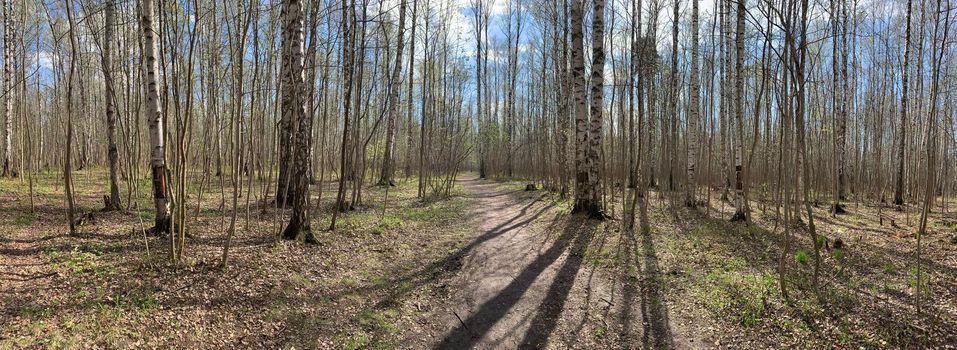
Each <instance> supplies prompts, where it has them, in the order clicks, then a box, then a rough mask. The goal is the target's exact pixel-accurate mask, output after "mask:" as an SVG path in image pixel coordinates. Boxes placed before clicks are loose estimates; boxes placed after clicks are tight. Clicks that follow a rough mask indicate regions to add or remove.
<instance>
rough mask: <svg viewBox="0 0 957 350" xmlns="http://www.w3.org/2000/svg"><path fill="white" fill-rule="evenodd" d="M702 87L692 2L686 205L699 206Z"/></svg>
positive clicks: (695, 3)
mask: <svg viewBox="0 0 957 350" xmlns="http://www.w3.org/2000/svg"><path fill="white" fill-rule="evenodd" d="M700 95H701V86H700V85H699V77H698V0H692V1H691V109H690V113H689V114H688V131H687V133H688V136H687V137H688V188H687V197H686V199H685V204H686V205H687V206H689V207H695V206H697V205H698V200H697V198H695V189H696V185H697V183H696V182H695V165H696V163H695V162H696V160H697V159H696V158H695V157H697V151H698V114H699V109H700V106H699V99H700Z"/></svg>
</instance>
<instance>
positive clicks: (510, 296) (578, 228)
mask: <svg viewBox="0 0 957 350" xmlns="http://www.w3.org/2000/svg"><path fill="white" fill-rule="evenodd" d="M587 225H594V223H593V222H585V223H582V222H579V223H578V224H570V225H566V226H565V228H564V230H563V232H562V234H561V235H560V236H559V237H557V238H556V240H555V242H554V243H553V244H552V246H551V247H549V248H548V249H547V250H545V251H544V252H542V253H541V254H539V255H538V256H537V257H536V258H535V260H533V261H532V262H531V263H529V264H528V266H526V267H525V269H523V270H522V271H521V272H520V273H519V274H518V276H516V277H515V278H514V279H512V282H510V283H509V284H508V285H507V286H506V287H505V288H504V289H502V290H501V291H500V292H499V293H498V294H496V295H495V296H494V297H492V298H491V299H489V300H488V301H486V302H485V303H483V304H482V305H481V306H480V307H479V308H478V311H476V312H475V313H473V314H472V315H471V316H469V317H468V318H467V319H464V320H462V321H461V323H460V325H459V326H458V327H456V328H455V329H453V330H452V331H450V332H449V333H448V334H447V335H446V336H445V338H444V339H442V341H440V342H439V343H438V344H436V345H435V346H434V347H433V348H435V349H465V348H471V347H473V346H475V345H476V343H477V342H478V341H479V340H480V339H481V338H482V336H484V335H485V334H487V333H488V332H489V331H490V330H491V328H492V326H493V325H495V323H496V322H498V321H499V320H501V319H502V318H503V317H505V315H506V314H508V312H509V311H510V310H511V309H512V307H514V306H515V305H516V304H517V303H518V302H519V300H521V298H522V296H523V295H524V294H525V292H526V291H527V290H528V289H529V287H531V286H532V284H533V283H534V282H535V280H536V279H537V278H538V276H540V275H541V274H542V273H543V272H544V271H545V269H547V268H548V267H549V266H550V265H551V264H552V263H554V262H555V261H557V260H558V259H559V258H560V257H561V256H562V255H563V254H564V253H565V251H566V250H569V251H570V252H569V256H568V258H567V259H566V261H565V263H564V264H563V265H562V267H561V268H560V269H559V271H558V273H557V274H556V276H555V280H554V281H553V282H552V285H551V286H550V287H549V290H548V292H547V294H546V297H545V299H544V300H543V302H542V305H540V306H539V308H538V313H537V314H536V315H535V316H534V318H533V320H532V322H531V327H530V328H529V330H528V332H527V333H526V334H525V336H524V339H523V340H522V343H520V344H521V345H520V346H522V347H536V346H537V345H536V344H538V345H540V344H542V343H543V342H544V341H546V340H547V338H548V335H549V334H550V333H551V331H552V330H553V329H554V328H555V326H556V325H557V322H558V316H559V315H560V314H561V311H562V309H563V307H564V303H565V300H566V299H567V298H568V293H569V291H570V289H571V287H572V286H573V285H574V281H575V276H576V275H577V274H578V269H579V268H580V267H581V263H582V257H583V253H584V249H585V247H586V246H587V245H588V241H589V240H590V239H591V237H592V232H591V231H592V230H589V229H586V228H585V227H586V226H587ZM592 227H593V226H592ZM569 247H570V249H569Z"/></svg>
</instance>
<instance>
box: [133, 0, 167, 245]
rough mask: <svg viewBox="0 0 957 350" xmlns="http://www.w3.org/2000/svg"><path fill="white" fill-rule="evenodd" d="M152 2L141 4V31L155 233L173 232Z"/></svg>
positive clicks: (146, 0)
mask: <svg viewBox="0 0 957 350" xmlns="http://www.w3.org/2000/svg"><path fill="white" fill-rule="evenodd" d="M153 7H154V6H153V0H140V8H139V11H140V30H141V31H142V35H143V58H142V60H143V61H142V65H143V66H142V69H143V76H144V79H143V84H144V86H143V89H144V91H145V95H146V96H145V97H146V104H145V112H146V119H147V121H148V123H149V136H150V169H151V170H152V173H153V206H154V208H155V209H156V219H155V222H154V226H153V229H152V232H153V233H154V234H163V233H169V232H170V229H171V228H170V202H169V195H168V191H169V189H168V183H167V176H166V175H167V172H166V155H165V153H166V152H165V144H164V142H163V136H164V125H163V110H162V109H161V107H160V104H159V85H158V80H159V78H158V77H157V75H158V71H159V68H158V67H157V62H156V55H157V49H156V30H155V28H154V27H153V18H154V14H153V11H154V9H153Z"/></svg>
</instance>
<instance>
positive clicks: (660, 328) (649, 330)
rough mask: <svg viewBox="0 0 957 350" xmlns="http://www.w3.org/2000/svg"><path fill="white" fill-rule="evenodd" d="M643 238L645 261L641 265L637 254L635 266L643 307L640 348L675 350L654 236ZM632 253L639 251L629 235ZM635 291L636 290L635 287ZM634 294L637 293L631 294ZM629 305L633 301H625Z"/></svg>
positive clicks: (642, 245)
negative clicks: (667, 349) (670, 349)
mask: <svg viewBox="0 0 957 350" xmlns="http://www.w3.org/2000/svg"><path fill="white" fill-rule="evenodd" d="M640 231H642V232H641V233H640V236H641V247H640V249H641V254H640V256H641V257H642V258H643V261H641V264H640V265H638V262H639V261H638V256H639V254H635V259H634V260H635V263H636V266H637V268H638V272H639V276H640V280H639V281H638V282H640V286H639V292H640V299H641V302H640V306H641V321H642V334H641V344H642V347H643V348H645V349H648V348H655V349H661V348H672V347H673V344H674V339H673V337H672V334H671V326H670V322H669V319H668V307H667V306H666V305H665V303H664V300H663V298H662V295H661V289H662V286H661V284H662V281H661V272H660V270H659V268H658V255H657V252H656V251H655V245H654V240H653V238H652V237H651V232H650V231H646V230H640ZM628 241H630V243H628V245H629V246H630V247H629V248H630V249H629V250H635V251H637V249H639V247H637V246H635V235H634V234H631V235H629V239H628ZM632 288H634V286H632ZM632 293H634V292H633V291H632ZM625 300H626V302H627V301H629V300H632V299H625Z"/></svg>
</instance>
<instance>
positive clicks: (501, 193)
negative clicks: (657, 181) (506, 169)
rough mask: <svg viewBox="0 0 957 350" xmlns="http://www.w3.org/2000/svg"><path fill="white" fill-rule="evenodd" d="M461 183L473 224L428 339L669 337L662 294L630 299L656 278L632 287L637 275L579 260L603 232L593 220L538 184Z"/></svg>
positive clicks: (442, 345)
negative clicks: (443, 311) (434, 333)
mask: <svg viewBox="0 0 957 350" xmlns="http://www.w3.org/2000/svg"><path fill="white" fill-rule="evenodd" d="M463 185H464V187H465V188H467V189H468V190H469V192H470V193H471V196H472V197H473V198H474V200H475V205H476V208H477V209H476V213H475V215H476V220H477V221H476V222H478V223H480V226H479V227H476V230H477V231H478V233H477V234H476V236H475V238H474V240H473V241H472V243H471V244H470V245H469V247H467V248H466V249H468V252H467V253H466V254H465V256H464V258H463V260H462V268H461V270H460V271H459V274H458V276H456V277H455V278H454V279H453V282H452V287H453V292H452V296H451V301H452V302H451V305H450V306H449V307H448V308H449V310H447V311H448V314H449V315H448V317H446V318H445V320H444V327H445V328H444V332H440V333H439V334H440V336H439V337H438V338H436V340H437V342H436V343H435V344H433V347H434V348H436V349H463V348H479V349H489V348H506V349H510V348H593V347H596V346H597V347H602V348H607V347H615V348H631V347H638V346H642V347H655V348H660V347H662V346H663V347H671V345H674V342H673V340H672V339H671V335H670V333H671V332H670V329H669V326H668V322H667V316H666V312H663V309H665V308H664V307H660V306H656V305H660V303H652V304H654V305H652V304H649V303H641V302H634V303H633V302H630V301H631V300H637V299H641V298H642V297H645V298H644V299H648V300H652V299H653V298H648V295H647V294H646V291H649V290H656V288H644V287H641V288H639V287H637V285H636V284H637V277H636V278H635V280H636V281H633V282H632V283H629V282H625V283H617V282H614V281H615V279H607V278H604V277H603V276H602V272H599V271H597V269H596V268H595V267H594V266H591V264H587V263H585V262H586V260H587V259H586V258H585V255H586V251H587V250H588V249H589V247H594V246H596V245H600V244H602V242H603V239H602V237H601V234H600V233H597V232H599V231H601V230H595V229H594V228H595V227H596V226H597V225H598V224H597V223H596V222H595V221H588V220H583V219H581V218H571V219H569V218H568V216H567V215H557V213H559V212H560V211H557V210H552V209H556V208H554V206H555V204H553V203H552V201H550V200H543V198H542V196H543V194H542V193H541V192H520V191H508V190H503V189H502V188H501V187H500V185H498V184H495V183H493V182H486V181H482V180H477V179H470V180H466V181H464V182H463ZM622 249H628V250H630V251H635V250H637V248H636V246H634V247H631V248H630V249H629V248H628V247H622ZM625 279H626V280H627V278H625ZM622 298H624V299H622ZM618 299H621V300H626V301H629V302H621V301H620V300H618ZM643 311H644V312H643ZM645 316H648V317H645Z"/></svg>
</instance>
